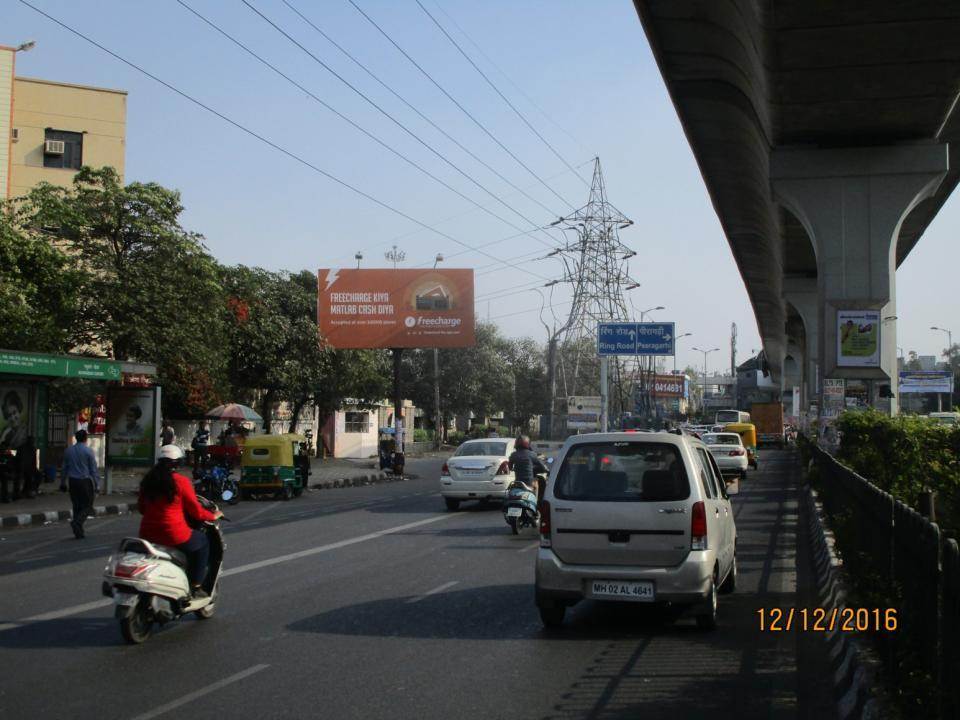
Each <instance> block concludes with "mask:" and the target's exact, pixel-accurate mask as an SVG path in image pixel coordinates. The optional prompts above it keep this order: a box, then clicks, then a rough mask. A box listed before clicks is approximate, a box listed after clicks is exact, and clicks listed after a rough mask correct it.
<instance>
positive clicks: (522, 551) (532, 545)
mask: <svg viewBox="0 0 960 720" xmlns="http://www.w3.org/2000/svg"><path fill="white" fill-rule="evenodd" d="M538 547H540V541H539V540H537V541H536V542H535V543H530V544H529V545H527V546H526V547H522V548H520V549H519V550H517V552H518V553H524V552H527V551H529V550H533V549H534V548H538Z"/></svg>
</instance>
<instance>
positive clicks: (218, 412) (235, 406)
mask: <svg viewBox="0 0 960 720" xmlns="http://www.w3.org/2000/svg"><path fill="white" fill-rule="evenodd" d="M206 417H207V419H208V420H250V421H252V422H261V421H262V420H263V418H262V417H260V414H259V413H258V412H257V411H256V410H254V409H253V408H250V407H247V406H246V405H240V404H239V403H227V404H226V405H218V406H217V407H215V408H214V409H213V410H208V411H207V414H206Z"/></svg>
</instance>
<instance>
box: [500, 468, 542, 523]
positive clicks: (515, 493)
mask: <svg viewBox="0 0 960 720" xmlns="http://www.w3.org/2000/svg"><path fill="white" fill-rule="evenodd" d="M538 481H539V482H541V483H542V482H544V479H543V478H542V477H538ZM503 519H504V520H506V521H507V525H509V526H510V529H511V530H512V531H513V534H514V535H517V534H519V532H520V530H521V529H523V528H525V527H534V528H535V527H537V526H538V525H539V524H540V512H539V511H538V509H537V494H536V493H535V492H534V491H533V488H532V487H530V486H529V485H527V484H526V483H523V482H520V481H519V480H514V481H513V482H512V483H510V487H508V488H507V495H506V497H505V498H504V499H503Z"/></svg>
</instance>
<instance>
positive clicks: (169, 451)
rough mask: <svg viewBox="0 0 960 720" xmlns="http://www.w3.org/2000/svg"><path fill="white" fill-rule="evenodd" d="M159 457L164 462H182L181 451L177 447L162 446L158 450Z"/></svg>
mask: <svg viewBox="0 0 960 720" xmlns="http://www.w3.org/2000/svg"><path fill="white" fill-rule="evenodd" d="M160 457H161V458H163V459H165V460H174V461H176V460H182V459H183V450H181V449H180V446H179V445H164V446H163V447H161V448H160Z"/></svg>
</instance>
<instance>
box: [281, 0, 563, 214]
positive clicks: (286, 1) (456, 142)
mask: <svg viewBox="0 0 960 720" xmlns="http://www.w3.org/2000/svg"><path fill="white" fill-rule="evenodd" d="M283 4H284V5H286V6H287V7H288V8H290V9H291V10H292V11H293V12H294V13H296V15H297V16H298V17H299V18H300V19H301V20H303V21H304V22H305V23H306V24H307V25H309V26H310V27H312V28H313V29H314V30H316V31H317V32H318V33H319V34H320V35H321V36H322V37H323V38H324V39H325V40H326V41H327V42H329V43H330V44H331V45H333V46H334V47H335V48H336V49H337V50H339V51H340V52H341V53H342V54H343V55H345V56H346V57H347V58H348V59H350V60H351V61H352V62H353V63H354V64H355V65H356V66H357V67H359V68H360V69H361V70H363V71H364V72H365V73H366V74H367V75H369V76H370V77H371V78H373V79H374V80H375V81H376V82H377V83H379V85H380V86H381V87H383V88H384V89H385V90H386V91H387V92H389V93H390V94H391V95H393V96H394V97H395V98H397V100H399V101H400V102H402V103H403V104H404V105H406V106H407V107H408V108H410V109H411V110H412V111H413V112H415V113H416V114H417V116H418V117H420V118H421V119H422V120H423V121H424V122H426V123H428V124H429V125H430V126H431V127H432V128H433V129H435V130H436V131H437V132H439V133H440V134H441V135H443V136H444V137H445V138H447V140H449V141H450V142H452V143H453V144H454V145H456V146H457V147H458V148H460V149H461V150H463V152H465V153H466V154H467V155H469V156H470V157H471V158H473V159H474V160H476V161H477V162H478V163H480V164H481V165H483V166H484V167H485V168H486V169H487V170H489V171H490V172H492V173H493V174H494V175H496V176H497V177H498V178H500V179H501V180H502V181H503V182H505V183H506V184H507V185H509V186H510V187H511V188H513V189H514V190H516V191H517V192H519V193H520V194H522V195H523V196H524V197H525V198H527V199H528V200H530V201H531V202H533V203H536V204H537V205H539V206H540V208H541V209H543V210H545V211H546V212H547V213H548V214H549V215H550V216H555V215H556V214H557V213H556V212H555V211H553V210H551V209H550V208H549V207H547V206H546V205H544V204H543V203H542V202H540V201H539V200H537V199H536V198H535V197H533V196H532V195H530V194H529V193H527V192H526V191H524V190H523V189H522V188H519V187H517V186H516V185H515V184H514V183H512V182H511V181H510V180H509V179H507V178H506V177H504V176H503V175H502V174H501V173H499V172H498V171H497V170H496V168H494V167H492V166H491V165H490V164H489V163H487V162H486V161H485V160H484V159H483V158H481V157H479V156H478V155H477V154H476V153H474V152H472V151H471V150H470V149H469V148H467V147H465V146H464V145H463V144H462V143H461V142H460V141H459V140H457V139H456V138H455V137H453V136H452V135H450V133H448V132H447V131H446V130H444V129H443V128H442V127H440V126H439V125H437V123H435V122H434V121H433V120H431V119H430V118H429V117H427V116H426V115H424V114H423V113H422V112H420V110H418V109H417V108H416V107H414V106H413V105H412V104H411V103H410V102H408V101H407V99H406V98H404V97H403V96H402V95H400V94H399V93H398V92H396V91H395V90H394V89H393V88H392V87H390V86H389V85H388V84H387V83H385V82H384V81H383V80H381V79H380V77H379V76H378V75H376V74H375V73H374V72H373V71H372V70H370V68H368V67H367V66H366V65H364V64H363V63H362V62H360V61H359V60H357V58H355V57H354V56H353V55H351V54H350V52H349V51H347V50H346V49H345V48H344V47H343V46H341V45H340V44H339V43H338V42H337V41H336V40H334V39H333V38H332V37H330V36H329V35H328V34H327V33H325V32H324V31H323V30H322V29H321V28H319V27H317V25H315V24H314V23H313V22H312V21H311V20H310V19H309V18H308V17H306V16H305V15H304V14H303V13H302V12H300V11H299V10H298V9H297V8H296V7H295V6H294V5H293V4H291V3H290V2H289V0H283Z"/></svg>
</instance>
